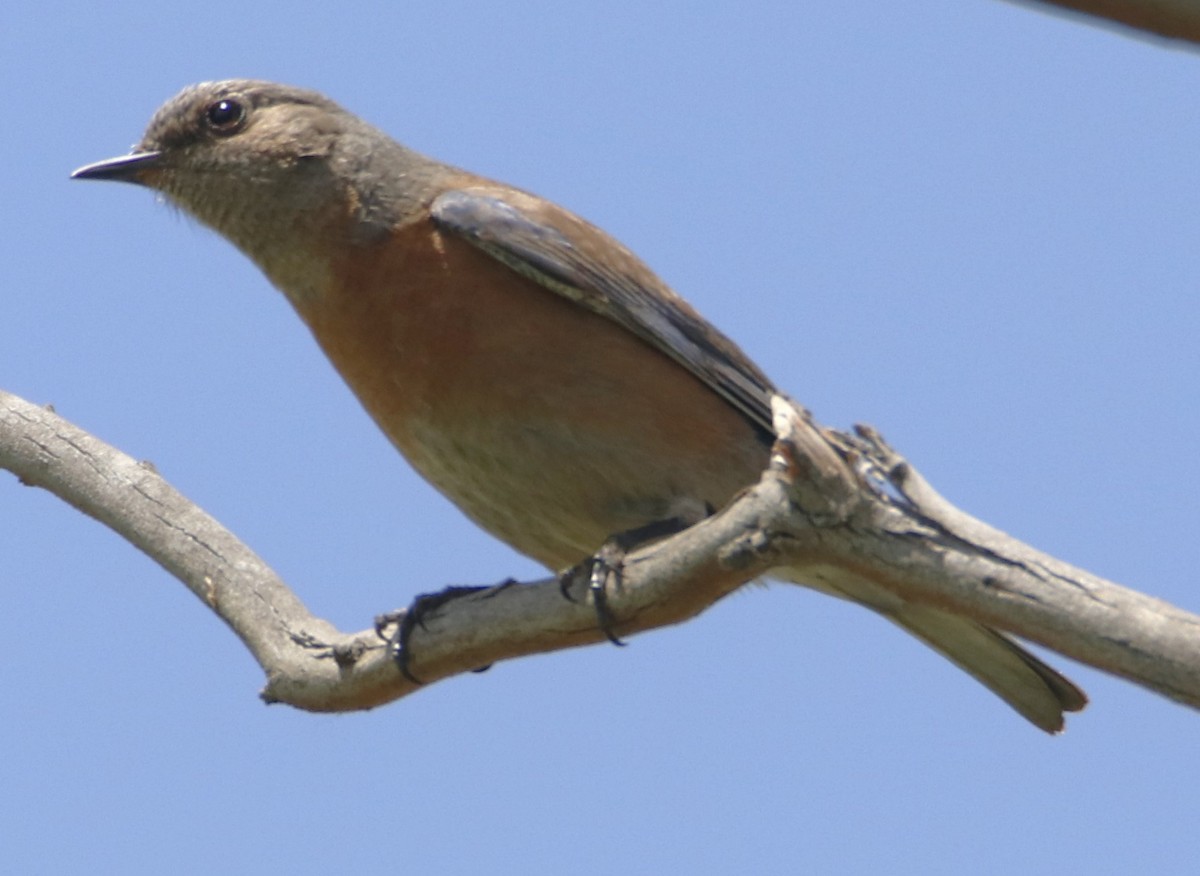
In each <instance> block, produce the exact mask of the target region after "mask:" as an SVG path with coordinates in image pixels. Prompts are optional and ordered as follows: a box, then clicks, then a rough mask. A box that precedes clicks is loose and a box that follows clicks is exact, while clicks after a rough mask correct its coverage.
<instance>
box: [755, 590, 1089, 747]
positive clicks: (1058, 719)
mask: <svg viewBox="0 0 1200 876" xmlns="http://www.w3.org/2000/svg"><path fill="white" fill-rule="evenodd" d="M772 575H773V576H774V577H779V578H783V579H785V580H788V581H791V582H793V583H797V584H803V585H805V586H809V587H813V588H814V589H817V590H820V591H821V592H823V593H829V594H831V595H834V596H840V597H841V598H843V599H849V600H851V601H853V602H858V603H860V604H862V605H865V606H867V607H868V608H871V609H873V610H874V611H876V612H878V613H879V614H881V615H883V616H884V617H886V618H887V619H888V620H890V621H891V622H892V623H894V624H896V625H897V626H900V627H902V628H903V629H905V630H907V631H908V632H910V633H912V634H913V635H914V636H916V637H917V638H918V639H920V640H921V641H923V642H924V643H925V644H927V645H929V646H930V647H931V648H933V649H934V650H936V651H937V652H938V653H940V654H941V655H942V656H944V657H946V658H948V659H949V660H951V661H952V662H953V663H955V664H956V665H957V666H959V667H960V668H961V669H963V670H965V671H966V672H968V673H970V674H971V675H972V676H974V677H975V678H976V679H977V680H978V681H980V682H981V683H982V684H984V685H985V686H987V688H988V689H989V690H991V691H992V692H993V693H995V694H996V695H997V696H999V697H1000V698H1001V699H1002V700H1004V701H1005V702H1006V703H1008V704H1009V705H1010V706H1012V708H1014V709H1015V710H1016V711H1017V712H1019V713H1020V714H1021V715H1023V716H1024V717H1025V718H1026V719H1027V720H1029V721H1030V722H1032V723H1033V724H1034V725H1036V726H1037V727H1040V728H1041V729H1043V730H1045V731H1046V732H1048V733H1057V732H1059V731H1061V730H1062V729H1063V713H1064V712H1078V711H1079V710H1080V709H1082V708H1083V707H1084V706H1086V705H1087V695H1086V694H1084V692H1083V691H1081V690H1080V689H1079V688H1078V687H1076V686H1075V685H1074V684H1073V683H1072V682H1071V681H1070V680H1069V679H1067V678H1065V677H1064V676H1063V675H1061V674H1059V673H1058V672H1057V671H1055V670H1054V669H1052V668H1050V667H1049V666H1047V665H1046V664H1045V663H1043V662H1042V661H1041V660H1039V659H1038V658H1037V657H1035V656H1034V655H1033V654H1031V653H1030V652H1029V651H1027V650H1025V649H1024V648H1022V647H1021V646H1020V645H1018V644H1017V643H1016V642H1014V641H1013V640H1012V639H1010V638H1008V637H1007V636H1006V635H1004V634H1003V633H1000V632H997V631H996V630H993V629H992V628H990V627H986V626H984V625H983V624H980V623H976V622H975V621H973V620H968V619H967V618H964V617H961V616H959V615H956V614H951V613H950V612H948V611H944V610H942V609H940V608H934V607H932V606H929V605H921V604H918V603H913V602H904V601H901V600H900V599H899V598H898V597H896V596H895V594H893V593H891V592H890V591H887V590H884V588H882V587H879V586H878V585H876V584H873V583H872V582H869V581H862V580H858V579H854V580H853V581H847V580H846V579H845V578H844V576H843V575H841V574H838V575H836V578H835V577H834V576H833V575H831V576H830V578H829V579H828V580H825V581H821V582H819V583H810V581H808V580H799V579H797V578H796V577H794V576H793V575H792V574H789V572H788V571H787V570H775V571H774V572H773V573H772ZM806 577H807V576H806Z"/></svg>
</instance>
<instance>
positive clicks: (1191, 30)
mask: <svg viewBox="0 0 1200 876" xmlns="http://www.w3.org/2000/svg"><path fill="white" fill-rule="evenodd" d="M1012 2H1017V3H1020V4H1021V5H1022V6H1032V7H1033V8H1035V9H1041V10H1043V11H1058V12H1061V11H1062V10H1066V12H1067V14H1070V15H1072V16H1073V17H1075V18H1080V17H1084V16H1086V17H1087V19H1092V20H1094V19H1102V20H1103V21H1105V22H1116V23H1117V24H1119V25H1122V26H1124V27H1126V28H1132V29H1134V30H1137V31H1141V32H1142V36H1146V35H1151V36H1156V37H1164V38H1166V39H1171V40H1184V41H1186V42H1192V43H1200V0H1012ZM1078 13H1082V15H1079V14H1078Z"/></svg>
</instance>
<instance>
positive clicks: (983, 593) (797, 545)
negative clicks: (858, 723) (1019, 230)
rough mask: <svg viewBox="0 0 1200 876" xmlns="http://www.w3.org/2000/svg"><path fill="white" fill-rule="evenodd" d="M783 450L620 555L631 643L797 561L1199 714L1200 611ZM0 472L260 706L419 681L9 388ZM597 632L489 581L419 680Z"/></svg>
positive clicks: (424, 643)
mask: <svg viewBox="0 0 1200 876" xmlns="http://www.w3.org/2000/svg"><path fill="white" fill-rule="evenodd" d="M776 427H777V432H778V434H779V440H778V441H777V442H776V446H775V452H774V453H773V455H772V460H771V464H770V466H769V468H768V470H767V471H766V472H764V474H763V476H762V478H761V480H760V481H759V483H758V484H756V485H754V486H753V487H751V488H749V489H747V490H746V491H745V492H744V493H743V494H742V495H741V496H740V497H739V498H738V499H737V500H736V501H734V502H733V503H732V504H731V505H730V506H729V507H728V508H726V509H724V510H723V511H721V512H720V513H718V514H716V515H714V516H713V517H711V518H709V519H708V520H706V521H704V522H703V523H700V524H699V525H697V526H694V527H692V528H691V529H689V530H687V531H686V532H683V533H681V534H680V535H678V536H675V537H673V538H670V539H668V540H665V541H662V542H659V543H657V544H655V545H652V546H651V547H649V548H647V549H644V550H641V551H638V552H637V553H636V554H634V555H632V556H631V557H629V558H628V560H627V563H626V566H625V570H624V574H623V576H622V581H621V584H620V586H619V587H616V588H614V589H613V592H611V593H610V594H609V607H610V608H611V609H612V611H613V613H614V615H615V616H616V617H617V618H618V621H619V623H618V627H617V631H618V632H619V633H620V634H622V635H629V634H631V633H635V632H640V631H643V630H649V629H653V628H655V627H660V626H664V625H667V624H672V623H679V622H681V621H684V620H687V619H688V618H691V617H693V616H695V615H696V614H699V613H700V612H701V611H703V610H705V609H706V608H707V607H709V606H710V605H712V604H713V603H714V602H716V601H717V600H718V599H720V598H721V597H722V596H724V595H726V594H728V593H730V592H732V591H733V590H735V589H737V588H738V587H740V586H741V585H742V584H744V583H745V582H746V581H749V580H751V579H753V578H756V577H760V576H763V575H766V574H768V573H770V571H771V570H772V569H779V568H783V567H786V568H787V569H788V576H789V577H793V578H795V577H799V578H800V579H801V580H808V581H810V582H812V583H816V584H818V585H820V584H822V583H826V584H829V583H833V584H836V583H837V582H838V581H844V580H848V579H854V580H856V581H863V580H867V581H870V582H872V584H874V585H875V586H878V587H883V588H885V589H886V590H888V591H891V592H894V593H895V594H897V595H899V596H901V597H902V598H903V599H905V600H910V601H915V602H923V603H928V604H933V605H937V606H939V607H942V608H945V609H948V610H951V611H953V612H955V613H957V614H961V615H963V616H966V617H970V618H973V619H975V620H978V621H980V622H982V623H985V624H987V625H989V626H994V627H996V628H999V629H1003V630H1007V631H1010V632H1013V633H1016V634H1018V635H1020V636H1023V637H1025V638H1028V639H1031V640H1033V641H1036V642H1039V643H1041V644H1042V645H1045V646H1046V647H1048V648H1052V649H1054V650H1056V651H1059V652H1061V653H1063V654H1067V655H1069V656H1071V657H1074V658H1075V659H1077V660H1080V661H1082V662H1084V663H1089V664H1091V665H1093V666H1096V667H1098V668H1100V669H1104V670H1107V671H1109V672H1112V673H1115V674H1117V675H1121V676H1123V677H1125V678H1127V679H1129V680H1131V681H1134V682H1137V683H1138V684H1141V685H1143V686H1145V687H1148V688H1150V689H1152V690H1156V691H1158V692H1160V693H1163V694H1165V695H1167V696H1169V697H1171V698H1172V699H1175V700H1178V701H1179V702H1183V703H1187V704H1189V705H1192V706H1200V617H1197V616H1195V615H1191V614H1188V613H1186V612H1184V611H1182V610H1180V609H1177V608H1175V607H1173V606H1170V605H1168V604H1166V603H1164V602H1161V601H1159V600H1156V599H1153V598H1150V597H1148V596H1143V595H1141V594H1139V593H1135V592H1133V591H1130V590H1126V589H1124V588H1121V587H1118V586H1117V585H1115V584H1112V583H1109V582H1107V581H1104V580H1102V579H1100V578H1097V577H1095V576H1093V575H1090V574H1088V573H1087V572H1083V571H1081V570H1079V569H1075V568H1073V567H1071V566H1069V565H1067V564H1066V563H1063V562H1061V561H1060V560H1057V559H1055V558H1053V557H1050V556H1047V555H1046V554H1042V553H1040V552H1038V551H1036V550H1034V549H1033V548H1030V547H1029V546H1027V545H1025V544H1022V543H1021V542H1019V541H1017V540H1016V539H1013V538H1011V537H1009V536H1007V535H1005V534H1004V533H1001V532H999V531H997V530H995V529H993V528H991V527H989V526H987V525H986V524H984V523H982V522H980V521H978V520H976V519H975V518H973V517H971V516H969V515H967V514H965V513H964V512H962V511H960V510H958V509H957V508H955V507H954V506H953V505H951V504H950V503H949V502H947V501H946V500H945V499H944V498H942V497H941V496H939V495H938V494H937V493H936V492H935V491H934V490H933V489H932V488H931V487H930V486H929V485H928V484H927V483H926V482H925V480H924V479H923V478H922V477H921V476H920V474H919V473H918V472H917V471H916V470H915V469H914V468H913V467H912V466H911V465H910V464H909V463H908V462H907V461H905V460H904V459H903V458H902V457H900V456H899V455H898V454H897V453H896V452H895V451H894V450H892V449H891V448H890V447H888V446H887V444H886V443H885V442H884V441H883V439H882V438H881V437H880V436H879V435H878V434H876V433H875V432H873V431H872V430H870V429H868V428H865V427H860V428H859V430H858V434H857V435H855V436H851V435H847V434H845V433H841V432H837V431H833V430H828V429H824V428H821V427H819V426H817V425H815V424H814V423H813V422H812V420H811V418H810V417H809V415H808V414H807V412H805V411H804V410H802V409H800V408H798V407H796V406H794V405H792V404H791V403H788V402H786V401H784V400H783V399H777V400H776ZM0 467H3V468H7V469H9V470H10V471H12V472H14V473H15V474H16V475H17V476H18V477H19V478H20V479H21V481H22V482H23V483H26V484H29V485H34V486H40V487H44V488H45V489H47V490H49V491H50V492H52V493H54V494H55V495H56V496H59V497H60V498H62V499H63V500H64V501H66V502H68V503H70V504H71V505H73V506H75V507H76V508H78V509H79V510H80V511H83V512H84V513H85V514H88V515H90V516H92V517H94V518H96V519H97V520H99V521H101V522H102V523H104V524H105V525H106V526H109V527H110V528H111V529H113V530H115V531H116V532H117V533H119V534H120V535H122V536H123V537H125V538H126V539H127V540H128V541H130V542H131V543H132V544H134V545H135V546H137V547H138V548H139V549H141V550H142V551H144V552H145V553H146V554H148V555H149V556H150V557H151V558H153V559H154V560H155V561H156V562H158V563H159V564H160V565H161V566H162V567H163V568H165V569H166V570H167V571H168V572H170V573H171V574H172V575H174V576H175V577H176V578H178V579H179V580H181V581H183V582H184V583H185V584H186V585H187V586H188V588H189V589H190V590H191V591H192V592H193V593H195V594H196V596H198V597H199V598H200V599H201V601H202V602H204V604H205V605H207V606H208V607H209V608H210V609H212V611H214V612H215V613H216V614H217V615H218V616H219V617H220V618H221V619H222V620H224V621H225V623H227V624H228V625H229V626H230V628H232V629H233V631H234V632H235V633H236V634H237V635H238V636H239V637H240V638H241V640H242V641H243V642H244V643H245V644H246V646H247V647H248V648H249V649H250V651H251V652H252V653H253V654H254V656H255V658H256V659H257V660H258V662H259V664H260V665H261V666H262V668H263V670H264V671H265V672H266V675H267V684H266V688H265V689H264V691H263V693H262V696H263V697H264V699H266V700H267V701H269V702H285V703H289V704H291V705H293V706H296V707H298V708H302V709H309V710H313V711H344V710H351V709H362V708H369V707H371V706H375V705H378V704H380V703H384V702H388V701H390V700H393V699H397V698H399V697H402V696H405V695H407V694H410V693H412V692H413V691H414V690H416V689H418V687H419V686H418V685H415V684H414V683H413V682H411V681H409V680H406V679H405V678H404V677H403V676H402V675H401V674H400V673H399V671H398V670H397V669H396V667H395V664H394V663H393V661H392V660H391V659H390V657H389V655H388V651H387V647H386V645H385V643H384V642H382V641H381V640H380V639H379V637H378V636H377V635H376V633H375V631H374V630H367V631H363V632H359V633H353V634H346V633H341V632H339V631H338V630H336V629H335V628H334V627H333V626H332V625H331V624H329V623H328V622H326V621H324V620H322V619H320V618H316V617H314V616H313V615H312V614H311V613H310V612H309V611H308V610H307V609H306V608H305V607H304V605H303V603H301V601H300V600H299V599H298V598H297V597H296V596H295V594H293V593H292V591H291V590H289V589H288V588H287V586H286V585H284V584H283V582H282V581H280V580H279V578H278V577H277V576H276V575H275V574H274V573H273V572H272V571H271V570H270V569H269V568H268V567H267V566H266V564H265V563H264V562H263V561H262V560H261V559H260V558H259V557H258V556H256V555H255V554H254V552H253V551H251V550H250V549H249V548H248V547H246V546H245V545H244V544H242V543H241V542H240V541H238V540H237V539H236V538H235V537H234V536H233V535H232V534H231V533H230V532H229V531H228V530H226V529H225V528H224V527H222V526H221V525H220V524H219V523H218V522H217V521H216V520H214V519H213V518H212V517H210V516H209V515H207V514H206V513H204V512H203V511H201V510H200V509H199V508H197V507H196V506H195V505H193V504H192V503H190V502H189V501H188V500H187V499H186V498H184V497H183V496H182V495H180V494H179V493H178V492H177V491H176V490H174V489H173V488H172V487H171V486H170V485H169V484H167V483H166V482H165V481H164V480H163V479H162V478H160V477H159V476H158V474H157V473H156V472H155V471H154V469H153V467H152V466H149V465H147V464H145V463H139V462H137V461H136V460H134V459H132V458H130V457H129V456H126V455H125V454H123V453H121V452H120V451H118V450H116V449H114V448H112V447H110V446H108V445H106V444H104V443H103V442H102V441H100V440H98V439H96V438H95V437H93V436H91V435H88V434H87V433H85V432H83V431H82V430H80V429H79V428H78V427H76V426H74V425H72V424H70V423H68V422H67V421H65V420H63V419H62V418H61V417H59V416H57V415H56V414H54V413H53V412H52V411H51V410H48V409H46V408H40V407H37V406H35V405H32V404H30V403H28V402H26V401H23V400H21V399H19V398H17V397H16V396H13V395H10V394H7V393H3V392H0ZM602 640H603V634H602V633H600V632H599V631H598V630H597V628H596V622H595V615H594V612H593V608H592V607H591V606H590V605H589V604H587V600H586V595H585V594H582V593H581V594H577V595H576V600H575V601H568V600H566V599H564V598H563V597H562V594H561V593H560V590H559V584H558V581H557V580H556V579H548V580H543V581H538V582H534V583H531V584H524V585H521V586H511V587H510V586H503V587H501V586H497V587H494V588H490V589H481V590H480V591H478V592H476V593H473V594H470V595H468V596H465V597H462V598H458V599H454V600H452V601H450V602H448V603H446V604H445V605H443V606H442V607H440V608H438V609H436V610H434V611H433V612H431V613H430V616H429V617H428V618H427V619H426V624H425V625H424V626H421V625H418V627H417V629H416V630H415V632H414V635H413V638H412V641H411V652H412V655H413V656H412V663H411V668H412V671H413V673H414V674H415V675H417V676H418V677H419V678H421V679H422V680H423V681H425V682H432V681H436V680H439V679H443V678H448V677H450V676H452V675H456V674H458V673H461V672H465V671H468V670H471V669H474V668H477V667H479V666H484V665H487V664H490V663H494V662H496V661H499V660H504V659H509V658H512V657H519V656H523V655H528V654H535V653H543V652H548V651H555V650H560V649H563V648H569V647H575V646H579V645H586V644H591V643H595V642H600V641H602Z"/></svg>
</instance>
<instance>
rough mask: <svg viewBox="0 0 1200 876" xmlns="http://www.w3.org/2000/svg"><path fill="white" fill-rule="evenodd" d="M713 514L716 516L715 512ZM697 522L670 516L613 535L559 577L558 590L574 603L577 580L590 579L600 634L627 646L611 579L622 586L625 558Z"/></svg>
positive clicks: (590, 591) (590, 588)
mask: <svg viewBox="0 0 1200 876" xmlns="http://www.w3.org/2000/svg"><path fill="white" fill-rule="evenodd" d="M709 513H710V514H711V513H712V511H711V509H710V510H709ZM695 522H696V521H695V520H688V519H687V518H685V517H668V518H666V519H665V520H655V521H654V522H652V523H647V524H646V525H644V526H637V527H634V528H633V529H626V530H624V531H623V532H618V533H615V534H613V535H610V536H609V537H608V538H607V539H606V540H605V542H604V544H602V545H600V549H599V550H598V551H596V553H594V554H592V556H590V557H588V558H587V559H586V560H584V561H583V562H581V563H579V564H577V565H575V566H572V567H571V568H569V569H567V570H566V571H565V572H562V573H561V574H560V575H559V577H558V588H559V590H561V591H562V595H563V596H564V597H566V598H567V599H570V600H571V601H572V602H574V600H573V599H572V598H571V586H572V585H574V584H575V583H576V582H577V581H580V580H586V581H587V585H588V592H589V593H591V595H592V605H593V606H594V607H595V609H596V623H597V625H598V626H599V627H600V631H601V632H603V633H604V635H605V636H606V637H607V638H608V640H609V641H610V642H612V643H613V644H614V645H621V646H623V645H624V644H625V643H624V642H622V641H621V639H620V638H618V637H617V634H616V633H615V632H613V627H614V626H615V625H616V618H615V617H613V614H612V611H611V609H609V607H608V590H607V585H608V581H609V577H610V576H611V577H612V580H613V582H614V583H615V584H616V586H618V587H619V586H620V585H621V573H622V570H623V568H624V565H625V557H626V555H627V554H628V553H629V552H630V551H632V550H634V549H635V548H639V547H641V546H643V545H646V544H649V543H650V542H652V541H658V540H659V539H660V538H666V537H667V536H669V535H675V534H677V533H680V532H683V530H685V529H687V528H688V527H689V526H691V525H692V524H693V523H695Z"/></svg>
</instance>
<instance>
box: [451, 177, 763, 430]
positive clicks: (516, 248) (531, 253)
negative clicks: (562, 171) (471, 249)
mask: <svg viewBox="0 0 1200 876" xmlns="http://www.w3.org/2000/svg"><path fill="white" fill-rule="evenodd" d="M430 212H431V215H432V218H433V222H434V223H435V224H436V225H437V227H438V228H439V229H441V231H442V232H443V233H447V234H452V235H455V236H457V237H460V238H462V239H463V240H466V241H468V242H470V243H471V244H473V245H475V246H477V247H479V249H481V250H483V251H484V252H486V253H487V254H488V255H490V256H492V257H493V258H495V259H497V260H498V261H501V262H503V263H504V264H505V265H507V266H508V267H510V268H511V269H512V270H514V271H516V272H517V273H519V274H521V275H523V276H525V277H528V278H529V279H531V280H533V281H534V282H536V283H538V284H540V285H541V286H543V287H545V288H546V289H548V290H550V291H552V292H554V293H556V294H558V295H562V296H563V297H565V298H568V299H570V300H571V301H574V302H575V303H576V304H578V305H580V306H581V307H586V308H587V309H588V310H591V311H593V312H594V313H598V314H600V315H601V316H603V317H605V318H607V319H611V320H612V321H613V322H615V323H617V324H618V325H621V326H623V327H624V328H626V329H627V330H629V331H631V332H633V333H634V334H635V335H637V336H638V337H640V338H641V339H642V340H644V341H646V342H647V343H649V344H650V345H652V346H653V347H655V348H656V349H658V350H660V351H662V352H663V353H666V354H667V355H668V356H670V357H671V358H672V359H674V360H675V361H676V362H678V363H679V364H681V365H683V366H684V367H685V368H687V369H688V370H689V371H690V372H692V374H694V375H695V376H696V377H698V378H700V380H702V381H703V382H704V383H705V384H707V385H708V386H709V387H711V388H712V389H713V390H714V391H715V392H717V393H718V394H719V395H721V396H722V397H723V398H724V399H725V400H726V401H728V402H729V403H730V404H732V405H733V406H734V407H735V408H737V409H738V410H740V411H741V412H742V413H743V414H744V415H745V416H746V417H747V418H748V419H749V420H750V421H751V422H752V423H754V424H755V425H756V426H758V427H760V428H761V429H762V430H763V431H764V433H765V434H766V435H767V436H770V435H771V434H772V433H771V411H770V398H771V394H772V392H774V389H773V388H772V386H771V382H770V381H769V380H768V379H767V378H766V376H765V375H764V374H763V373H762V372H761V371H759V369H758V368H757V367H756V366H755V365H754V363H752V362H751V361H750V360H749V358H747V356H746V354H745V353H743V352H742V351H741V350H740V349H738V347H737V345H736V344H734V343H733V341H731V340H729V339H728V338H726V337H725V336H724V335H722V334H721V333H720V332H719V331H717V330H716V329H715V328H713V326H712V325H710V324H709V323H708V322H706V321H705V319H704V318H703V317H702V316H700V314H699V313H697V312H696V311H695V310H694V309H693V308H692V307H691V306H690V305H689V304H688V303H687V302H686V301H684V300H683V299H682V298H680V297H679V296H678V295H676V294H675V293H674V292H672V291H671V289H670V288H669V287H668V286H667V285H666V284H665V283H663V282H662V280H660V279H659V278H658V277H656V276H655V275H654V273H653V272H652V271H651V270H650V269H649V268H647V267H646V265H645V264H643V263H642V261H641V260H640V259H638V257H637V256H635V255H634V254H633V253H632V252H630V251H629V250H628V249H626V248H625V247H624V246H622V245H621V244H620V243H618V242H617V241H616V240H614V239H613V238H611V237H609V236H608V235H607V234H605V233H604V232H603V231H601V230H600V229H599V228H596V227H595V226H593V225H590V224H589V223H587V222H585V221H584V220H582V219H580V218H579V217H577V216H575V215H573V214H571V213H569V212H567V211H566V210H563V209H562V208H560V207H556V206H555V205H553V204H551V203H549V202H548V201H544V200H542V199H540V198H536V197H534V196H532V195H528V194H525V193H524V192H520V191H517V190H514V189H508V188H503V187H498V186H472V187H469V188H461V189H452V190H450V191H447V192H444V193H443V194H441V195H439V196H438V197H437V198H436V199H435V200H434V201H433V203H432V204H431V205H430Z"/></svg>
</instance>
